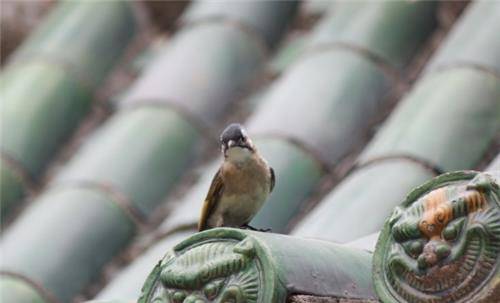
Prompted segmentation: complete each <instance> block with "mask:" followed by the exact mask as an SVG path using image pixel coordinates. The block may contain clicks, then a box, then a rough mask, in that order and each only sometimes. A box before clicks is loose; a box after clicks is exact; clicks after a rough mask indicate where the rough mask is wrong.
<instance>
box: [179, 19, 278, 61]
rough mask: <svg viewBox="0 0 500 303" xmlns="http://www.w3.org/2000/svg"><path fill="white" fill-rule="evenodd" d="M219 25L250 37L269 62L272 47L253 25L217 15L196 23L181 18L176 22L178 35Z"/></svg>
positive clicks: (261, 55) (264, 59)
mask: <svg viewBox="0 0 500 303" xmlns="http://www.w3.org/2000/svg"><path fill="white" fill-rule="evenodd" d="M217 23H219V24H221V25H227V26H230V27H234V28H236V29H237V30H239V31H241V32H242V33H243V34H245V36H247V37H249V38H250V40H251V41H252V43H253V44H254V45H255V46H256V47H257V49H258V51H259V53H260V57H261V59H262V60H263V61H264V62H266V61H268V59H269V54H270V48H271V47H270V46H269V45H267V43H266V41H265V40H264V38H263V37H262V36H261V35H260V34H259V33H258V31H257V30H255V29H254V28H253V27H252V26H251V25H248V24H246V23H245V22H243V21H240V20H237V19H234V18H229V17H227V16H223V15H216V16H210V17H203V18H201V19H199V20H195V21H186V20H182V17H181V18H180V19H179V21H178V22H176V33H178V32H179V31H180V30H181V29H191V28H196V27H199V26H202V25H203V24H217Z"/></svg>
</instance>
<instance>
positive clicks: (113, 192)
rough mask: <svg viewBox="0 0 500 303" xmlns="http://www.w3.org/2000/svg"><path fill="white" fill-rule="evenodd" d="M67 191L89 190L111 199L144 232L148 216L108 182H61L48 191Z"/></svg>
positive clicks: (137, 228) (137, 229)
mask: <svg viewBox="0 0 500 303" xmlns="http://www.w3.org/2000/svg"><path fill="white" fill-rule="evenodd" d="M67 189H87V190H91V191H94V192H98V193H100V194H103V195H105V196H107V197H109V198H110V202H111V204H113V205H115V206H117V207H118V208H119V209H120V210H121V211H122V212H123V213H124V214H125V216H126V217H127V218H129V219H130V221H132V223H133V225H134V226H135V227H136V232H139V231H140V230H144V228H145V226H146V222H147V219H148V218H147V216H146V214H144V213H142V212H141V211H140V210H139V209H138V208H137V207H135V206H134V204H133V203H132V199H131V198H130V197H128V196H127V195H126V194H125V193H123V192H122V191H121V190H119V189H118V188H117V186H115V185H113V184H111V183H106V182H98V181H91V180H81V179H80V180H74V181H59V183H56V184H54V185H52V186H51V187H50V188H48V190H47V191H48V192H50V191H59V190H67Z"/></svg>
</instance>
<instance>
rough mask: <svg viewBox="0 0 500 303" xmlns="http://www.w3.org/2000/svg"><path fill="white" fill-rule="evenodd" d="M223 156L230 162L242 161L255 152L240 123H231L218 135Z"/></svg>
mask: <svg viewBox="0 0 500 303" xmlns="http://www.w3.org/2000/svg"><path fill="white" fill-rule="evenodd" d="M220 143H221V150H222V153H223V154H224V158H226V159H227V160H229V161H232V162H242V161H245V160H246V159H248V158H250V156H251V155H252V154H253V153H255V146H254V145H253V142H252V140H250V138H249V137H248V135H247V133H246V131H245V129H244V128H243V126H241V124H237V123H233V124H230V125H229V126H227V127H226V129H224V131H223V132H222V134H221V136H220Z"/></svg>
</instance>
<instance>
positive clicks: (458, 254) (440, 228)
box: [376, 174, 500, 302]
mask: <svg viewBox="0 0 500 303" xmlns="http://www.w3.org/2000/svg"><path fill="white" fill-rule="evenodd" d="M444 185H445V186H442V187H439V186H437V187H433V188H430V189H429V190H427V191H425V192H423V193H421V195H419V196H418V197H416V199H415V200H414V201H410V203H407V204H406V207H398V208H397V209H396V210H395V211H394V213H393V215H392V216H391V218H390V219H389V221H388V228H389V236H388V237H387V239H386V241H385V242H386V243H384V244H385V245H384V247H383V248H381V249H382V250H383V253H382V254H383V256H382V258H383V264H384V266H383V269H382V270H383V281H384V282H383V283H384V284H385V287H386V288H388V289H390V292H391V295H392V297H394V298H396V299H397V300H401V301H406V302H472V301H469V300H470V299H471V298H472V297H473V296H474V294H475V293H476V292H477V291H478V290H480V289H481V287H482V286H484V283H485V281H487V280H489V279H490V278H491V276H492V275H494V274H495V272H496V271H497V268H498V263H499V253H500V211H499V205H498V201H499V200H498V196H497V191H496V190H493V189H495V188H494V187H496V184H495V183H494V181H493V180H492V179H489V177H488V175H485V174H478V175H477V176H476V178H475V179H473V180H472V181H470V182H455V183H452V184H450V183H445V184H444ZM377 250H379V247H377ZM376 254H377V252H376ZM397 300H396V301H397Z"/></svg>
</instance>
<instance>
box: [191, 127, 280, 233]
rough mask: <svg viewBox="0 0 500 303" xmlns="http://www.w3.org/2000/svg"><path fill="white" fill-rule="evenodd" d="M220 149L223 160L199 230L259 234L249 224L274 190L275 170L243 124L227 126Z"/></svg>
mask: <svg viewBox="0 0 500 303" xmlns="http://www.w3.org/2000/svg"><path fill="white" fill-rule="evenodd" d="M220 145H221V153H222V155H223V157H224V160H223V162H222V164H221V166H220V168H219V170H218V171H217V173H216V174H215V176H214V177H213V179H212V183H211V185H210V188H209V190H208V193H207V196H206V198H205V200H204V203H203V207H202V210H201V216H200V220H199V222H198V230H199V231H203V230H207V229H211V228H215V227H236V228H245V229H251V230H259V229H256V228H253V227H251V226H250V225H249V223H250V221H251V220H252V218H253V217H254V216H255V214H256V213H257V212H258V211H259V210H260V208H261V207H262V206H263V204H264V202H265V201H266V200H267V198H268V196H269V194H270V193H271V192H272V191H273V189H274V185H275V180H276V178H275V174H274V170H273V169H272V168H271V167H270V166H269V165H268V163H267V161H266V160H265V159H264V158H263V157H262V156H261V155H260V153H259V152H258V151H257V148H256V147H255V145H254V143H253V142H252V140H251V139H250V138H249V137H248V135H247V132H246V130H245V129H244V128H243V126H242V125H241V124H238V123H232V124H230V125H228V126H227V127H226V128H225V129H224V131H223V132H222V134H221V135H220ZM259 231H269V230H259Z"/></svg>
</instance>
